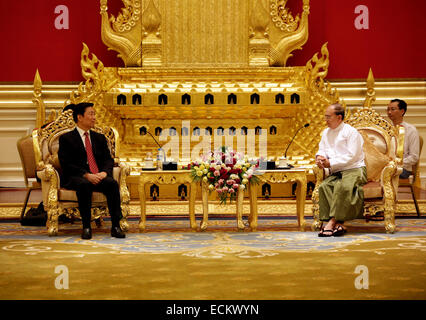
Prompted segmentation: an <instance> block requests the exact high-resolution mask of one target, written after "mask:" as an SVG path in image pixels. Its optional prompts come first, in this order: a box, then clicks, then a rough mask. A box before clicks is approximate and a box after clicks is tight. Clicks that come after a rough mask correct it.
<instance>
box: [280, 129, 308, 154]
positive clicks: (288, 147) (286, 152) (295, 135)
mask: <svg viewBox="0 0 426 320" xmlns="http://www.w3.org/2000/svg"><path fill="white" fill-rule="evenodd" d="M307 127H309V123H305V124H304V125H303V127H300V128H299V129H297V131H296V133H295V134H294V136H293V138H292V139H291V141H290V143H289V144H288V146H287V149H285V152H284V158H286V159H287V150H288V148H289V147H290V146H291V144H292V143H293V141H294V138H296V135H297V133H298V132H299V131H300V129H303V128H307Z"/></svg>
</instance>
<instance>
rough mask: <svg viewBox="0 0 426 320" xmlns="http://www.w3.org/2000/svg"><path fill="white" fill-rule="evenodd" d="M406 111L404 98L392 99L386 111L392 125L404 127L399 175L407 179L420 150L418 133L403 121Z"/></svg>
mask: <svg viewBox="0 0 426 320" xmlns="http://www.w3.org/2000/svg"><path fill="white" fill-rule="evenodd" d="M406 112H407V103H406V102H405V101H404V100H400V99H393V100H391V102H390V103H389V105H388V109H387V113H388V117H389V119H391V120H392V123H393V125H394V126H397V125H400V126H403V127H404V128H405V135H404V159H403V165H402V167H403V171H402V173H401V175H400V176H399V177H400V178H401V179H408V177H409V176H410V175H412V174H413V165H415V164H416V163H417V161H418V160H419V151H420V144H419V133H418V132H417V129H416V127H415V126H413V125H412V124H409V123H408V122H405V121H404V115H405V113H406Z"/></svg>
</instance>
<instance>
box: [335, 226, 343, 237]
mask: <svg viewBox="0 0 426 320" xmlns="http://www.w3.org/2000/svg"><path fill="white" fill-rule="evenodd" d="M345 233H346V229H345V228H343V226H342V225H341V224H339V225H338V226H337V227H336V228H334V230H333V237H340V236H343V235H344V234H345Z"/></svg>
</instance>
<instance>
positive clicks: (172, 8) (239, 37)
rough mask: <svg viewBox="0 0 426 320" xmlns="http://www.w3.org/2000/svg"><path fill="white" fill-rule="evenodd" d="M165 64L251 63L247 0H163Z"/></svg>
mask: <svg viewBox="0 0 426 320" xmlns="http://www.w3.org/2000/svg"><path fill="white" fill-rule="evenodd" d="M159 2H160V4H159V7H160V10H161V11H162V16H163V17H164V19H163V29H162V32H163V35H164V66H167V67H205V66H209V67H241V66H247V62H248V61H247V55H248V53H247V48H248V47H247V43H248V19H247V17H248V12H249V5H250V1H247V0H232V1H229V0H179V1H170V0H160V1H159Z"/></svg>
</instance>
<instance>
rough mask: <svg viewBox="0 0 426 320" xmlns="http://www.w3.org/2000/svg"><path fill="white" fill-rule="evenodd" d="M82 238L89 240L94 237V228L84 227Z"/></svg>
mask: <svg viewBox="0 0 426 320" xmlns="http://www.w3.org/2000/svg"><path fill="white" fill-rule="evenodd" d="M81 239H85V240H89V239H92V229H91V228H83V233H82V234H81Z"/></svg>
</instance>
